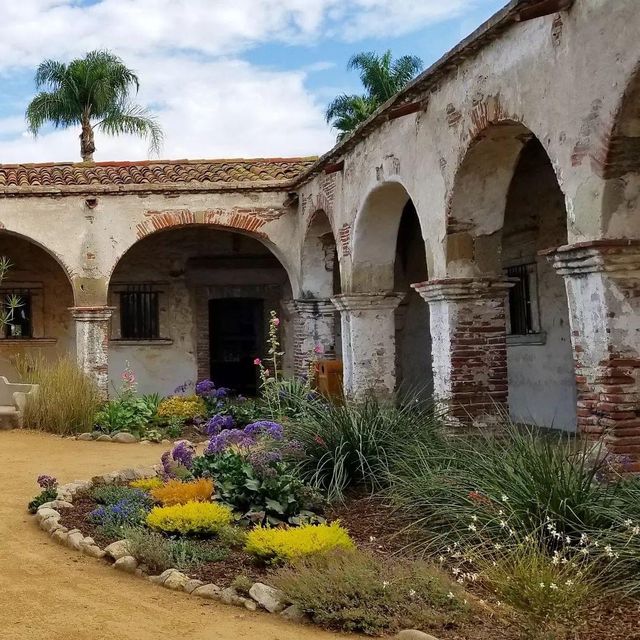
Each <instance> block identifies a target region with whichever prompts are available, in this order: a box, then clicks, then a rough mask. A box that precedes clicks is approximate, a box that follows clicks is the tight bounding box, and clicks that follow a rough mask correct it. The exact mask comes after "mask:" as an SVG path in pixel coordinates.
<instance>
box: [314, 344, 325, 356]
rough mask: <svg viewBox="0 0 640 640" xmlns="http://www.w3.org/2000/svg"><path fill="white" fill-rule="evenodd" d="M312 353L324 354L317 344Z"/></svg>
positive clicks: (322, 348) (320, 346)
mask: <svg viewBox="0 0 640 640" xmlns="http://www.w3.org/2000/svg"><path fill="white" fill-rule="evenodd" d="M313 353H317V354H320V353H324V347H323V346H322V345H321V344H317V345H316V346H315V347H314V348H313Z"/></svg>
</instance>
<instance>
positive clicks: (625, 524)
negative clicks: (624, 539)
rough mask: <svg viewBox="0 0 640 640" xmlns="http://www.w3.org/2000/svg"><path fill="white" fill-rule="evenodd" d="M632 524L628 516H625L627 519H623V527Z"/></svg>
mask: <svg viewBox="0 0 640 640" xmlns="http://www.w3.org/2000/svg"><path fill="white" fill-rule="evenodd" d="M632 524H633V520H629V518H627V519H626V520H625V521H624V526H625V527H630V526H631V525H632Z"/></svg>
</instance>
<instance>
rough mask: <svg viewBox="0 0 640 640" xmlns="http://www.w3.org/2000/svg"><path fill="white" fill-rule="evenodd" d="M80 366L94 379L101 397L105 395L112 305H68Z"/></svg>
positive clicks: (107, 382) (107, 380)
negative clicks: (73, 321) (73, 322)
mask: <svg viewBox="0 0 640 640" xmlns="http://www.w3.org/2000/svg"><path fill="white" fill-rule="evenodd" d="M70 311H71V315H72V316H73V319H74V320H75V323H76V354H77V359H78V365H79V366H80V368H81V369H82V370H83V371H84V372H85V373H86V374H87V375H88V376H90V377H91V378H93V380H94V381H95V383H96V385H97V387H98V390H99V392H100V395H101V397H102V398H105V399H106V398H107V397H108V395H109V322H110V320H111V314H112V313H113V307H72V308H71V309H70Z"/></svg>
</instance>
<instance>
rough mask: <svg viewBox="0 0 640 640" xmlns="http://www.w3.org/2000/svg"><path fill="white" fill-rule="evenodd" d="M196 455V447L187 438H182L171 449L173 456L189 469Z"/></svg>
mask: <svg viewBox="0 0 640 640" xmlns="http://www.w3.org/2000/svg"><path fill="white" fill-rule="evenodd" d="M195 455H196V450H195V447H194V446H193V445H192V444H191V443H190V442H188V441H187V440H180V442H178V443H177V444H176V446H175V447H173V450H172V451H171V457H172V458H173V459H174V460H175V461H176V462H178V463H179V464H181V465H183V466H184V467H186V468H187V469H190V468H191V464H192V463H193V458H194V457H195ZM163 466H164V463H163Z"/></svg>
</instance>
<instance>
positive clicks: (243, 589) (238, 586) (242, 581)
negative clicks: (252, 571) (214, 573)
mask: <svg viewBox="0 0 640 640" xmlns="http://www.w3.org/2000/svg"><path fill="white" fill-rule="evenodd" d="M253 582H254V581H253V580H252V579H251V578H249V577H248V576H245V575H243V574H240V575H238V576H236V577H235V578H234V579H233V582H232V583H231V586H232V587H233V588H234V589H235V590H236V591H237V592H238V593H239V594H240V595H241V596H244V597H245V598H247V597H249V590H250V589H251V587H252V586H253Z"/></svg>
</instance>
